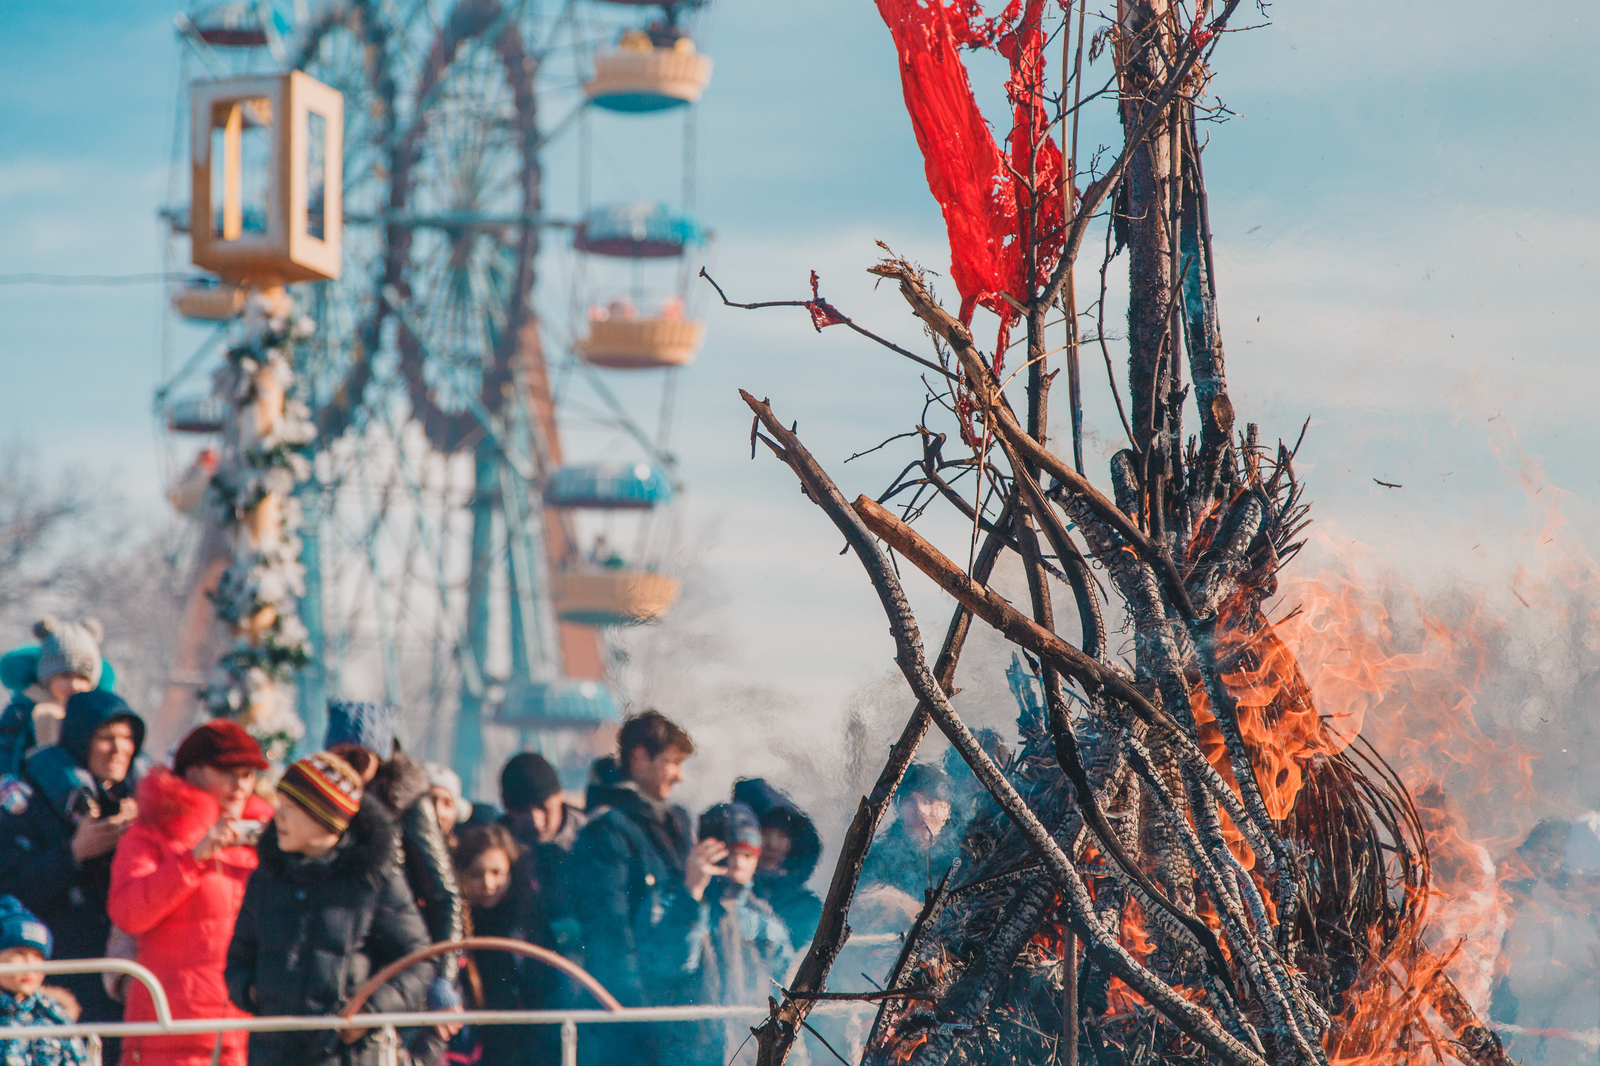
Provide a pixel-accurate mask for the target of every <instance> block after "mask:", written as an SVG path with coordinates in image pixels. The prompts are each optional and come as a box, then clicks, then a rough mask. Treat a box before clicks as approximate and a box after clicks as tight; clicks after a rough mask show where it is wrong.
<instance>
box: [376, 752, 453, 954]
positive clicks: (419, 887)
mask: <svg viewBox="0 0 1600 1066" xmlns="http://www.w3.org/2000/svg"><path fill="white" fill-rule="evenodd" d="M369 791H370V793H371V794H372V795H374V796H375V797H376V798H377V799H379V800H381V801H383V804H384V806H386V807H387V808H388V813H389V817H390V818H392V819H393V820H394V821H395V823H396V824H397V825H399V827H400V842H399V849H400V850H399V851H398V852H397V853H396V855H397V856H398V859H397V861H398V862H399V864H400V865H401V867H402V868H403V869H404V870H405V875H406V884H407V885H409V886H410V888H411V897H412V899H414V900H415V901H416V904H417V909H418V910H419V911H421V912H422V920H423V922H424V923H425V924H426V925H427V927H428V938H429V940H430V941H431V942H432V943H435V944H440V943H443V942H445V941H447V940H460V939H461V938H462V937H463V936H465V935H466V933H465V929H466V926H465V924H464V923H463V921H462V909H461V908H462V903H461V890H460V888H459V887H458V886H457V885H456V872H455V864H454V863H453V862H451V860H450V843H449V841H447V840H446V839H445V835H444V829H443V827H441V826H440V825H439V815H438V812H437V811H435V810H434V809H433V799H432V797H430V796H429V795H428V770H427V767H425V766H423V765H422V763H420V762H418V761H417V760H415V759H413V758H411V756H409V755H405V754H397V755H395V757H394V758H393V759H390V760H389V761H388V762H386V763H384V764H383V765H382V766H380V767H379V768H378V773H377V776H376V777H374V778H373V779H372V785H371V787H370V789H369ZM458 965H459V963H458V961H457V959H456V957H455V956H454V955H451V956H449V957H447V959H446V960H444V962H443V965H442V968H441V973H442V974H443V976H444V977H445V978H446V979H447V980H452V981H453V980H455V977H456V967H457V966H458Z"/></svg>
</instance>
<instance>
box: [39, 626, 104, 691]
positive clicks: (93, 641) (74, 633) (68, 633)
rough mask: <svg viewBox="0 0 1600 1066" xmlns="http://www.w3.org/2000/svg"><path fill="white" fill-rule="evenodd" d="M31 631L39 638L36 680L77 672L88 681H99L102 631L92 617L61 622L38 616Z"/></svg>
mask: <svg viewBox="0 0 1600 1066" xmlns="http://www.w3.org/2000/svg"><path fill="white" fill-rule="evenodd" d="M33 635H34V636H36V637H38V638H39V683H40V684H44V683H46V682H48V681H49V680H50V679H51V678H52V677H55V676H56V675H57V674H77V675H78V676H79V677H83V678H87V679H88V681H89V684H91V685H98V684H99V683H100V638H101V637H103V636H104V635H105V631H104V630H102V629H101V628H100V623H99V622H97V621H95V620H94V619H93V618H85V619H84V620H83V621H82V622H81V623H80V622H63V621H61V620H60V619H59V618H49V617H46V618H41V619H40V620H39V621H37V622H35V623H34V626H33Z"/></svg>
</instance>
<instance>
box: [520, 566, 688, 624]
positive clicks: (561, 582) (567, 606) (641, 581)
mask: <svg viewBox="0 0 1600 1066" xmlns="http://www.w3.org/2000/svg"><path fill="white" fill-rule="evenodd" d="M551 577H552V580H551V588H550V599H551V600H552V602H553V603H554V604H555V609H556V615H557V616H558V617H560V618H561V619H562V620H563V621H567V622H577V623H578V624H580V625H586V626H602V627H603V626H636V625H643V624H644V623H646V622H654V621H656V620H657V619H659V618H660V617H661V616H662V615H664V614H666V613H667V609H668V608H670V607H671V606H672V604H673V603H674V602H675V601H676V600H677V598H678V582H677V581H676V580H674V579H673V578H670V577H667V576H666V575H665V574H658V573H656V572H655V571H653V570H633V569H628V568H626V567H621V566H618V567H601V568H599V569H594V570H589V569H584V570H568V571H565V572H562V573H557V574H553V575H551Z"/></svg>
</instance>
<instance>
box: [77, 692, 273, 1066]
mask: <svg viewBox="0 0 1600 1066" xmlns="http://www.w3.org/2000/svg"><path fill="white" fill-rule="evenodd" d="M266 768H267V760H266V758H265V757H264V756H263V755H262V754H261V747H260V745H258V744H257V743H256V742H255V741H254V740H253V739H251V737H250V735H249V734H248V733H246V732H245V731H244V730H243V729H241V728H239V726H237V725H235V724H234V723H233V722H230V721H227V720H226V719H216V720H214V721H210V722H207V723H206V724H205V725H203V726H200V727H199V728H198V729H196V730H194V732H192V733H190V734H189V735H188V736H187V737H185V738H184V741H183V743H182V744H180V745H179V746H178V751H177V754H176V756H175V757H174V758H173V766H172V769H171V770H167V769H165V768H161V769H157V770H156V771H155V772H154V773H151V774H149V775H147V776H146V777H145V778H144V780H143V781H141V782H140V783H139V819H138V821H136V822H134V824H133V826H132V827H131V828H130V829H129V830H128V831H127V832H126V833H124V834H123V837H122V840H121V842H120V843H119V844H118V845H117V857H116V861H115V862H114V863H113V864H112V867H111V895H110V898H109V900H108V905H107V910H108V911H110V914H111V920H112V921H113V922H115V923H116V925H117V927H118V928H120V929H122V930H124V931H126V932H129V933H132V934H133V935H134V936H135V937H137V938H138V943H139V948H138V955H137V956H136V958H137V961H138V962H139V963H140V964H142V965H144V966H148V967H149V968H150V969H151V970H152V971H154V973H155V975H156V976H157V977H158V978H160V980H161V984H162V987H163V988H165V989H166V991H167V998H168V999H169V1000H170V1001H171V1003H172V1016H173V1017H174V1018H234V1017H244V1012H242V1011H240V1010H239V1009H238V1008H237V1007H235V1006H234V1005H233V1004H232V1003H231V1002H230V1001H229V999H228V989H227V986H226V984H224V982H223V977H222V972H223V968H224V965H225V964H226V962H227V957H228V944H229V942H230V941H231V940H232V939H233V924H234V921H235V919H237V918H238V916H239V905H240V903H241V902H243V900H244V888H245V882H247V881H249V880H250V875H251V873H253V872H254V871H255V868H256V851H255V846H254V845H255V839H256V836H257V835H258V834H259V833H260V830H261V828H262V826H264V825H265V824H266V823H267V822H268V821H270V820H271V819H272V806H271V804H269V803H267V802H266V801H265V800H263V799H261V798H260V797H259V796H257V795H256V794H255V783H256V774H257V772H258V771H261V770H265V769H266ZM126 987H127V990H128V1005H127V1012H126V1015H125V1018H126V1020H127V1021H130V1022H142V1021H150V1020H153V1019H154V1018H155V1008H154V1006H153V1005H152V1003H151V1001H150V994H149V992H147V991H145V987H144V985H142V984H140V983H139V982H137V981H129V982H128V983H127V985H126ZM219 1039H220V1040H221V1042H222V1047H221V1052H220V1058H215V1057H214V1056H215V1055H216V1053H217V1041H218V1040H219ZM247 1041H248V1037H247V1034H245V1033H240V1032H235V1033H223V1034H221V1036H220V1037H219V1036H218V1035H217V1034H214V1033H199V1034H195V1035H192V1036H142V1037H130V1038H128V1039H126V1040H124V1041H123V1043H122V1063H123V1066H212V1063H214V1062H216V1063H219V1066H245V1058H246V1055H245V1048H246V1044H247Z"/></svg>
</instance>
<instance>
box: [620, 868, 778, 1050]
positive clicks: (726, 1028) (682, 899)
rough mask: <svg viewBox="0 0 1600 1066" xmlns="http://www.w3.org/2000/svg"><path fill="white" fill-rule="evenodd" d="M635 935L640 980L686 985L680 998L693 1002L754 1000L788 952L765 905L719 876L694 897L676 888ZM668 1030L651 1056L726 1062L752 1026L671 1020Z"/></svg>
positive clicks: (764, 992) (762, 995)
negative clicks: (648, 924)
mask: <svg viewBox="0 0 1600 1066" xmlns="http://www.w3.org/2000/svg"><path fill="white" fill-rule="evenodd" d="M640 941H641V947H642V948H643V951H642V952H641V956H640V957H641V963H642V965H641V970H642V972H643V974H644V977H645V980H646V981H647V982H648V983H650V984H651V985H655V984H665V985H672V986H675V987H679V988H683V989H685V990H686V991H687V995H686V997H685V998H684V999H682V1000H680V1001H679V1002H681V1003H684V1004H693V1005H695V1006H723V1007H748V1006H759V1005H760V1004H762V1003H764V1002H766V1000H767V997H768V996H770V995H772V993H773V990H774V989H775V988H776V987H777V986H776V985H774V984H773V983H772V982H773V981H774V980H777V981H782V980H783V978H784V975H785V974H786V973H787V971H788V969H789V963H790V961H791V960H792V959H793V958H794V948H793V946H792V945H791V944H790V941H789V931H788V930H787V929H786V928H785V927H784V924H783V921H782V920H781V919H780V918H779V917H778V916H777V914H776V913H775V912H774V911H773V909H772V907H771V905H770V904H768V903H767V901H766V900H764V899H762V898H761V897H760V896H757V895H756V894H755V893H754V892H753V891H751V886H750V885H739V884H735V883H733V882H731V881H727V880H725V879H723V878H721V877H715V878H712V880H711V884H710V885H708V886H707V887H706V891H705V894H704V896H703V898H702V899H700V900H696V899H695V898H694V897H693V896H690V895H689V892H688V889H686V888H684V887H683V885H681V884H679V885H678V886H676V888H675V890H674V891H672V892H670V893H669V894H668V901H667V904H666V906H665V907H664V908H663V913H661V914H660V915H659V918H658V920H657V921H656V922H655V923H654V924H653V925H652V926H651V927H650V928H648V929H647V930H643V931H641V934H640ZM662 1028H663V1029H668V1028H669V1027H666V1026H663V1027H662ZM670 1031H671V1033H672V1035H671V1037H670V1038H669V1039H667V1040H663V1041H660V1043H659V1046H658V1050H657V1056H658V1057H657V1060H656V1061H657V1062H658V1063H660V1064H661V1066H700V1064H703V1063H713V1062H717V1063H722V1062H729V1061H731V1060H732V1058H733V1055H734V1052H735V1049H736V1048H737V1047H738V1046H739V1044H740V1043H741V1042H742V1039H743V1037H744V1035H745V1034H747V1033H748V1032H749V1031H750V1026H749V1023H748V1022H746V1021H743V1020H740V1021H734V1022H718V1021H714V1020H713V1021H700V1022H689V1023H686V1024H679V1025H673V1026H671V1027H670Z"/></svg>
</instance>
